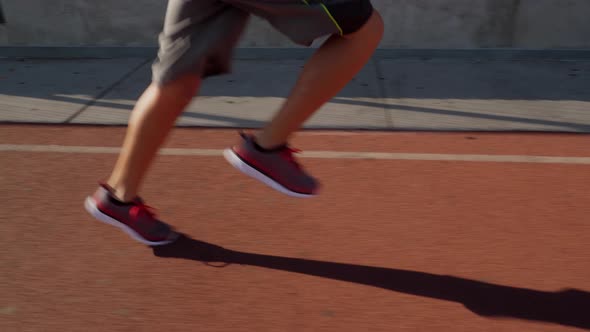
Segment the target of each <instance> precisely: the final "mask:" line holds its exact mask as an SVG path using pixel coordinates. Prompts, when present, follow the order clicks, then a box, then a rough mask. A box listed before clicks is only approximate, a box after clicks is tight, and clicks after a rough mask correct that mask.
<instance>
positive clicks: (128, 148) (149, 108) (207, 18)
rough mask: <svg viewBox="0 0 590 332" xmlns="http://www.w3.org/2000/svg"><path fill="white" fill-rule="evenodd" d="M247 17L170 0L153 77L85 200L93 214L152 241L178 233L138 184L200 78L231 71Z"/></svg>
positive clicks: (214, 5)
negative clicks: (106, 173) (113, 157)
mask: <svg viewBox="0 0 590 332" xmlns="http://www.w3.org/2000/svg"><path fill="white" fill-rule="evenodd" d="M247 18H248V14H247V13H246V12H244V11H241V10H238V9H236V8H233V7H229V6H227V5H224V4H223V3H221V2H219V1H217V0H199V1H196V0H195V1H187V0H170V1H169V2H168V10H167V12H166V20H165V23H164V30H163V31H162V33H161V34H160V50H159V54H158V58H157V61H156V62H155V63H154V66H153V82H152V84H150V85H149V87H148V88H147V89H146V90H145V91H144V93H143V94H142V96H141V97H140V98H139V100H138V101H137V103H136V105H135V108H134V110H133V112H132V113H131V117H130V119H129V125H128V129H127V133H126V136H125V140H124V143H123V147H122V150H121V153H120V155H119V158H118V160H117V162H116V164H115V167H114V169H113V171H112V173H111V176H110V178H109V179H108V181H107V182H106V183H104V184H101V185H100V186H99V188H98V189H97V190H96V191H95V193H94V194H93V195H91V196H89V197H88V198H87V199H86V202H85V207H86V209H87V210H88V212H89V213H90V214H92V215H93V216H94V217H96V218H97V219H98V220H100V221H103V222H105V223H107V224H110V225H113V226H116V227H119V228H121V229H123V230H124V231H125V232H127V233H128V234H129V235H130V236H131V237H133V238H134V239H136V240H137V241H139V242H142V243H145V244H148V245H162V244H167V243H170V242H172V241H174V240H175V239H176V238H177V235H178V234H176V233H175V232H174V231H173V230H172V228H171V227H170V226H168V225H167V224H165V223H164V222H162V221H161V220H159V219H157V218H156V216H155V214H154V213H153V210H152V209H150V208H149V207H148V206H147V205H145V203H144V202H143V200H142V199H141V198H140V197H139V196H138V191H139V187H140V184H141V183H142V181H143V178H144V177H145V174H146V172H147V170H148V169H149V166H150V165H151V163H152V161H153V159H154V157H155V156H156V154H157V151H158V150H159V148H160V147H161V145H162V143H163V142H164V140H165V139H166V137H167V136H168V134H169V133H170V131H171V129H172V128H173V126H174V124H175V122H176V120H177V118H178V116H179V115H180V114H181V113H182V112H183V111H184V109H185V108H186V106H187V105H188V104H189V103H190V102H191V101H192V100H193V98H194V97H195V95H196V93H197V91H198V89H199V86H200V84H201V80H202V79H203V78H205V77H208V76H212V75H216V74H221V73H224V72H227V71H229V66H230V63H229V60H230V58H231V50H232V49H233V47H234V45H235V43H236V42H237V40H238V38H239V36H240V34H241V32H242V30H243V28H244V26H245V24H246V22H247Z"/></svg>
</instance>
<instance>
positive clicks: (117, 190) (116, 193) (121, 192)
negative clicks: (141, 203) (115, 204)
mask: <svg viewBox="0 0 590 332" xmlns="http://www.w3.org/2000/svg"><path fill="white" fill-rule="evenodd" d="M106 185H107V187H108V189H109V191H110V192H111V195H113V197H114V198H115V199H116V200H118V201H120V202H122V203H129V202H131V201H133V200H134V199H135V197H136V196H137V194H136V193H133V192H131V191H129V190H127V188H126V187H125V186H122V185H120V184H118V183H111V182H107V184H106Z"/></svg>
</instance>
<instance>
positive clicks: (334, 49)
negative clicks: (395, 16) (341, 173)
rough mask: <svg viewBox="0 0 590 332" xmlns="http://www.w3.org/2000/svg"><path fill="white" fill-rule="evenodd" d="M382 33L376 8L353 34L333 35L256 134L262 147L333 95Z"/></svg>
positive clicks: (280, 139)
mask: <svg viewBox="0 0 590 332" xmlns="http://www.w3.org/2000/svg"><path fill="white" fill-rule="evenodd" d="M382 36H383V20H382V19H381V16H380V15H379V14H378V13H377V11H374V12H373V15H372V16H371V18H370V19H369V21H368V22H367V23H366V24H365V25H364V26H363V27H362V28H361V29H360V30H359V31H357V32H355V33H354V34H353V35H350V36H346V37H340V36H332V37H331V38H330V39H328V40H327V41H326V42H325V43H324V44H323V45H322V46H321V47H320V48H319V49H318V51H317V52H316V53H315V54H314V55H313V56H312V57H311V59H310V60H309V62H308V63H307V64H306V66H305V68H304V69H303V71H302V73H301V75H300V76H299V79H298V81H297V84H296V85H295V87H294V88H293V90H292V91H291V94H290V95H289V98H288V99H287V100H286V102H285V103H284V104H283V106H282V108H281V109H280V110H279V112H278V113H277V114H276V116H275V117H274V118H273V120H272V121H271V122H270V123H269V124H268V125H267V126H266V127H265V128H264V130H262V131H261V132H260V133H258V135H257V138H256V139H257V142H258V144H259V145H261V146H262V147H265V148H271V147H274V146H279V145H281V144H284V143H285V142H287V140H288V139H289V136H290V135H291V134H292V133H293V132H295V131H296V130H297V129H299V127H301V125H302V124H303V123H304V122H305V121H306V120H307V119H308V118H309V117H310V116H311V115H313V113H314V112H316V111H317V110H318V109H319V108H320V107H321V106H322V105H323V104H325V103H326V102H328V101H329V100H330V99H332V98H333V97H334V96H335V95H336V94H338V92H339V91H340V90H342V88H344V86H346V84H348V82H350V81H351V80H352V79H353V78H354V76H355V75H356V74H357V73H358V72H359V71H360V70H361V69H362V67H363V66H364V65H365V64H366V63H367V62H368V60H369V59H370V57H371V56H372V54H373V52H374V51H375V49H376V48H377V46H378V45H379V42H380V41H381V38H382Z"/></svg>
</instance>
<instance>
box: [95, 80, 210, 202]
mask: <svg viewBox="0 0 590 332" xmlns="http://www.w3.org/2000/svg"><path fill="white" fill-rule="evenodd" d="M200 82H201V79H200V77H199V76H197V75H192V74H189V75H185V76H184V77H181V78H179V79H177V80H175V81H173V82H171V83H169V84H166V85H163V86H158V85H156V84H151V85H150V86H149V87H148V88H147V89H146V90H145V92H144V93H143V95H142V96H141V97H140V98H139V100H138V101H137V104H136V105H135V108H134V110H133V112H132V114H131V118H130V119H129V125H128V129H127V134H126V136H125V141H124V143H123V147H122V151H121V154H120V155H119V159H118V160H117V163H116V164H115V167H114V170H113V172H112V174H111V177H110V178H109V180H108V181H107V184H108V185H109V186H110V187H111V188H113V189H114V191H115V192H114V194H115V195H116V197H117V198H119V199H120V200H121V201H124V202H129V201H131V200H133V199H134V198H135V197H136V196H137V193H138V191H139V186H140V184H141V181H142V180H143V177H144V175H145V173H146V171H147V170H148V168H149V166H150V165H151V162H152V160H153V158H154V156H155V155H156V153H157V151H158V149H159V148H160V146H161V145H162V143H163V142H164V140H165V139H166V137H167V136H168V134H169V133H170V130H171V129H172V127H173V126H174V124H175V122H176V119H177V118H178V116H179V115H180V114H181V113H182V112H183V111H184V109H185V107H186V106H187V105H188V104H189V103H190V102H191V101H192V99H193V97H194V96H195V94H196V93H197V91H198V89H199V85H200Z"/></svg>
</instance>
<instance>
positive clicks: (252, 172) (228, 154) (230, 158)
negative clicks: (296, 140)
mask: <svg viewBox="0 0 590 332" xmlns="http://www.w3.org/2000/svg"><path fill="white" fill-rule="evenodd" d="M223 156H224V157H225V160H227V162H229V163H230V164H231V165H232V166H233V167H235V168H236V169H237V170H239V171H240V172H242V173H244V174H246V175H248V176H249V177H251V178H253V179H256V180H258V181H260V182H262V183H264V184H265V185H267V186H269V187H271V188H273V189H274V190H276V191H279V192H281V193H283V194H286V195H289V196H291V197H297V198H310V197H314V196H315V195H310V194H301V193H297V192H294V191H291V190H289V189H287V188H285V187H284V186H282V185H281V184H279V183H277V182H276V181H274V180H273V179H271V178H269V177H268V176H266V175H264V174H263V173H261V172H259V171H258V170H257V169H255V168H254V167H252V166H250V165H248V164H246V163H245V162H244V161H242V159H240V157H238V156H237V155H236V153H235V152H234V151H233V150H232V149H231V148H227V149H225V150H224V151H223Z"/></svg>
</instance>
